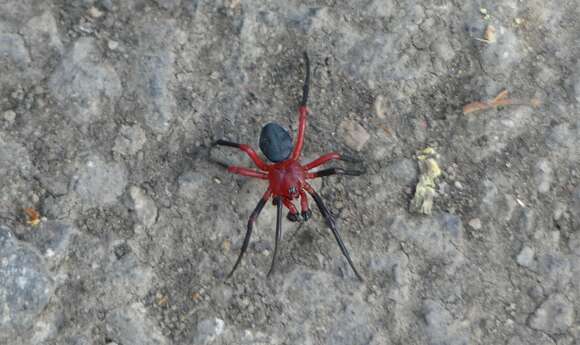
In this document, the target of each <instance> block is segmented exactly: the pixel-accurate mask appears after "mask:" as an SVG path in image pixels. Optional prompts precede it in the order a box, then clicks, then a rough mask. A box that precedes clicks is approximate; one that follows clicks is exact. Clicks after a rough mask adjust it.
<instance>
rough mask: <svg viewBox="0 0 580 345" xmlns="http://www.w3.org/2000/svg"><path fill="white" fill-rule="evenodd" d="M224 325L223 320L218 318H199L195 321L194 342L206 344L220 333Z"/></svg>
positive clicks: (201, 344)
mask: <svg viewBox="0 0 580 345" xmlns="http://www.w3.org/2000/svg"><path fill="white" fill-rule="evenodd" d="M224 327H225V323H224V320H222V319H219V318H211V319H205V320H201V321H200V322H198V323H197V332H196V334H195V337H194V344H200V345H206V344H210V343H212V342H213V341H215V340H216V338H218V337H219V336H221V335H222V333H223V332H224Z"/></svg>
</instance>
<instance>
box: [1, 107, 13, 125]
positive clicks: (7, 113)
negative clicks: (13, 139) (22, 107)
mask: <svg viewBox="0 0 580 345" xmlns="http://www.w3.org/2000/svg"><path fill="white" fill-rule="evenodd" d="M2 118H3V119H4V121H6V123H8V125H9V126H12V125H13V124H14V120H16V113H15V112H14V110H6V111H5V112H4V113H3V114H2Z"/></svg>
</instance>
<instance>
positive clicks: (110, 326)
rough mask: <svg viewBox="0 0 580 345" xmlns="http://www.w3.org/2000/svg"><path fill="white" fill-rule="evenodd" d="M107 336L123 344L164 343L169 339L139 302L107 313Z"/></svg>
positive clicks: (158, 344) (160, 344) (156, 344)
mask: <svg viewBox="0 0 580 345" xmlns="http://www.w3.org/2000/svg"><path fill="white" fill-rule="evenodd" d="M105 322H106V323H105V328H106V333H107V336H108V337H109V338H110V339H112V340H113V341H115V342H117V343H119V344H123V345H164V344H169V341H168V339H167V338H165V336H163V333H161V330H160V329H159V327H158V326H157V324H156V323H155V322H153V320H151V319H150V318H149V316H148V315H147V310H146V309H145V307H144V306H143V304H141V303H133V304H131V305H129V306H126V307H120V308H117V309H115V310H113V311H111V312H109V313H108V314H107V318H106V321H105Z"/></svg>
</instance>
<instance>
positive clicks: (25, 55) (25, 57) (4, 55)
mask: <svg viewBox="0 0 580 345" xmlns="http://www.w3.org/2000/svg"><path fill="white" fill-rule="evenodd" d="M2 61H5V62H6V63H11V64H15V65H17V66H19V67H24V66H26V65H27V64H29V63H30V54H29V52H28V49H26V46H25V44H24V40H23V39H22V37H21V36H20V35H17V34H3V33H0V62H2Z"/></svg>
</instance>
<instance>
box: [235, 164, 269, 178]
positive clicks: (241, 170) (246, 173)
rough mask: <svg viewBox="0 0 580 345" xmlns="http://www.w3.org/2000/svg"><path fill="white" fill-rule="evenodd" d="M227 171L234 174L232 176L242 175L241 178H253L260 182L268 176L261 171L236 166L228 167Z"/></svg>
mask: <svg viewBox="0 0 580 345" xmlns="http://www.w3.org/2000/svg"><path fill="white" fill-rule="evenodd" d="M228 171H229V172H231V173H234V174H238V175H242V176H248V177H254V178H259V179H262V180H267V179H268V175H267V174H266V173H263V172H261V171H256V170H252V169H248V168H244V167H236V166H233V165H232V166H229V167H228Z"/></svg>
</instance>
